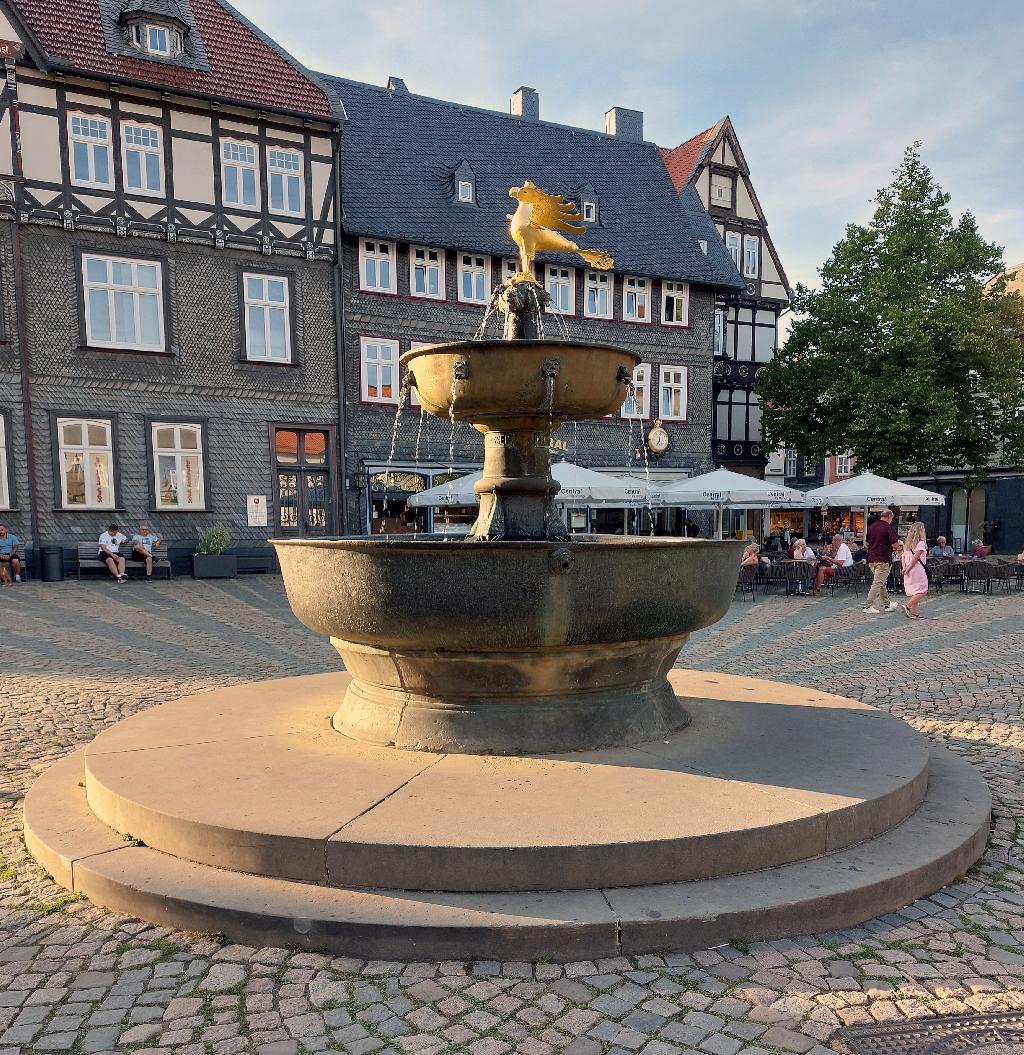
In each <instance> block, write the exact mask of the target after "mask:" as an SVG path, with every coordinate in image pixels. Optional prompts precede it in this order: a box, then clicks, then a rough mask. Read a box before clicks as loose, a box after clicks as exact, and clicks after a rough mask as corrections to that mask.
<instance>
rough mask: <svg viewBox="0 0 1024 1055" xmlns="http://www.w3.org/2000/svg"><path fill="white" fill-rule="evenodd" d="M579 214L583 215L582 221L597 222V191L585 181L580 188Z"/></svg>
mask: <svg viewBox="0 0 1024 1055" xmlns="http://www.w3.org/2000/svg"><path fill="white" fill-rule="evenodd" d="M579 193H580V197H579V202H580V215H581V216H582V217H583V222H584V223H597V222H598V211H597V193H596V192H595V190H594V188H593V187H592V186H591V185H590V184H589V183H585V184H584V185H583V186H582V187H581V188H580V192H579Z"/></svg>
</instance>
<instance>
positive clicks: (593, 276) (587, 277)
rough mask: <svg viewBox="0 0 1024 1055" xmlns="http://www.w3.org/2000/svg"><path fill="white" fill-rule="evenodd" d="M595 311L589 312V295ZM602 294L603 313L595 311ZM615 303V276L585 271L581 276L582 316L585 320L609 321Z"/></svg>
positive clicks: (606, 272) (603, 272)
mask: <svg viewBox="0 0 1024 1055" xmlns="http://www.w3.org/2000/svg"><path fill="white" fill-rule="evenodd" d="M591 293H593V294H594V307H595V310H594V311H591V310H590V294H591ZM602 293H603V294H604V302H605V308H604V311H599V310H597V309H598V307H599V306H600V303H601V299H602V298H601V294H602ZM614 303H615V276H614V275H613V274H612V273H611V272H610V271H587V272H585V274H584V276H583V316H584V318H587V319H610V318H611V317H612V311H613V305H614Z"/></svg>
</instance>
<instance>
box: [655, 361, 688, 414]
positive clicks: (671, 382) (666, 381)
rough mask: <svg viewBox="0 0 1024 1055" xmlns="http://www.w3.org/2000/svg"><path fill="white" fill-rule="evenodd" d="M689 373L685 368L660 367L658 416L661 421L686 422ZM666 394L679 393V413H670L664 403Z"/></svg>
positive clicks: (668, 407)
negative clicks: (680, 397)
mask: <svg viewBox="0 0 1024 1055" xmlns="http://www.w3.org/2000/svg"><path fill="white" fill-rule="evenodd" d="M689 388H690V371H689V368H688V367H686V366H662V368H661V377H660V383H659V385H658V407H659V414H658V416H659V417H660V418H661V419H662V421H686V415H687V411H688V410H689ZM668 392H679V393H680V394H681V396H682V399H681V401H680V406H679V413H675V414H674V413H672V412H671V407H670V406H668V405H667V404H666V402H665V396H666V394H667V393H668Z"/></svg>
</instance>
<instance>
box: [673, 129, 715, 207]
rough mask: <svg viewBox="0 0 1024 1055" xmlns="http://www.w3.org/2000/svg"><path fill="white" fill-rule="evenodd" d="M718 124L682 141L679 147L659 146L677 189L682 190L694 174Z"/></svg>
mask: <svg viewBox="0 0 1024 1055" xmlns="http://www.w3.org/2000/svg"><path fill="white" fill-rule="evenodd" d="M717 127H718V125H717V124H713V125H712V126H711V127H710V128H705V129H704V131H703V132H699V133H698V134H697V135H695V136H694V137H693V138H692V139H687V141H686V142H685V143H680V144H679V146H677V147H659V148H658V149H659V150H660V151H661V157H662V160H663V161H664V162H665V168H667V169H668V174H669V176H671V178H672V182H673V183H674V184H675V188H676V190H680V191H681V190H682V189H683V187H684V186H686V182H687V180H689V178H690V177H691V176H692V175H693V170H694V169H695V168H696V167H697V164H698V162H699V161H700V159H701V158H702V157H703V155H704V149H705V147H707V145H708V143H709V142H710V140H711V138H712V135H713V133H714V131H715V129H716V128H717Z"/></svg>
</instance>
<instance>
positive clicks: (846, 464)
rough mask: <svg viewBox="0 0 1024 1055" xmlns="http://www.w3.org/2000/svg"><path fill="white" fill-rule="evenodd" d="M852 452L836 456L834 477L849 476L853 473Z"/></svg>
mask: <svg viewBox="0 0 1024 1055" xmlns="http://www.w3.org/2000/svg"><path fill="white" fill-rule="evenodd" d="M852 463H853V452H852V451H847V452H846V453H845V454H837V455H836V476H850V475H851V474H852V473H853V464H852Z"/></svg>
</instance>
